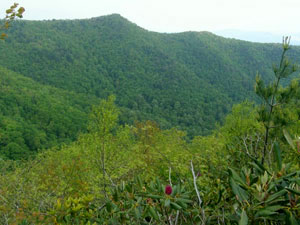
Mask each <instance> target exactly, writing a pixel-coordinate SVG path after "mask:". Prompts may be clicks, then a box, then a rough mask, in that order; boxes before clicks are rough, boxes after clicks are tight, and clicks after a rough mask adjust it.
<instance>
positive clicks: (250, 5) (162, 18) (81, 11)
mask: <svg viewBox="0 0 300 225" xmlns="http://www.w3.org/2000/svg"><path fill="white" fill-rule="evenodd" d="M15 1H16V2H18V3H20V5H21V6H23V7H25V9H26V12H25V14H24V19H28V20H43V19H82V18H91V17H97V16H102V15H107V14H112V13H119V14H121V15H122V16H123V17H125V18H127V19H129V20H130V21H131V22H134V23H136V24H137V25H139V26H141V27H143V28H145V29H147V30H151V31H157V32H182V31H191V30H192V31H204V30H205V31H218V30H226V29H238V30H244V31H263V32H272V33H277V34H280V35H281V34H282V35H283V34H284V35H288V34H292V33H300V25H299V21H300V13H299V11H300V0H206V1H203V0H184V1H183V0H180V1H179V0H19V1H18V0H15ZM15 1H10V0H1V1H0V9H1V12H0V16H1V18H3V17H4V16H5V14H4V11H5V9H7V8H8V7H9V6H10V5H12V4H13V3H14V2H15Z"/></svg>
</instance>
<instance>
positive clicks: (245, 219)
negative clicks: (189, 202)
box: [239, 210, 248, 225]
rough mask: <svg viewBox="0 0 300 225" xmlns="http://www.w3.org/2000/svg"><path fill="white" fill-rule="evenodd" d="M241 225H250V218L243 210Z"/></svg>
mask: <svg viewBox="0 0 300 225" xmlns="http://www.w3.org/2000/svg"><path fill="white" fill-rule="evenodd" d="M239 225H248V216H247V213H246V212H245V210H243V211H242V213H241V218H240V221H239Z"/></svg>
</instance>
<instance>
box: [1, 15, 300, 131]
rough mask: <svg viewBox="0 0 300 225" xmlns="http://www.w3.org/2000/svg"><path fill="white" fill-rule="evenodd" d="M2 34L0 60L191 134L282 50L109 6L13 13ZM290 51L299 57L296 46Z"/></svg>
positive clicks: (218, 114) (126, 115)
mask: <svg viewBox="0 0 300 225" xmlns="http://www.w3.org/2000/svg"><path fill="white" fill-rule="evenodd" d="M8 35H9V38H8V39H7V41H6V42H5V43H4V44H1V45H0V51H1V53H2V54H0V65H2V66H4V67H7V68H9V69H10V70H13V71H16V72H18V73H21V74H23V75H25V76H27V77H30V78H32V79H33V80H35V81H36V82H39V83H40V84H47V85H51V86H53V87H56V88H60V89H64V90H67V91H73V92H76V93H81V94H88V95H93V96H96V97H99V98H103V97H106V96H107V95H109V94H111V93H114V94H116V95H117V103H118V105H120V106H122V107H123V114H122V118H121V120H122V122H133V121H134V120H137V119H138V120H144V119H152V120H156V121H158V122H159V123H160V125H161V126H162V127H163V128H164V127H171V126H176V127H179V128H181V129H184V130H187V131H188V133H189V134H190V135H199V134H208V133H209V132H210V131H211V130H212V129H213V128H214V126H215V123H216V122H218V121H219V122H220V121H222V119H223V118H224V115H225V114H226V113H227V112H228V111H229V110H230V108H231V106H232V104H233V103H235V102H240V101H242V100H244V99H246V98H249V99H253V98H254V94H253V85H254V79H255V74H256V72H257V71H260V72H261V73H262V74H264V78H265V79H266V80H268V79H270V78H271V76H272V71H271V67H272V62H277V61H278V59H279V56H280V52H281V46H280V45H278V44H256V43H249V42H244V41H237V40H231V39H225V38H221V37H218V36H216V35H214V34H212V33H208V32H201V33H196V32H185V33H178V34H161V33H155V32H149V31H147V30H144V29H142V28H140V27H138V26H136V25H135V24H133V23H131V22H129V21H128V20H126V19H124V18H122V17H121V16H120V15H116V14H114V15H110V16H104V17H98V18H93V19H87V20H57V21H56V20H52V21H18V22H17V23H15V24H14V26H13V27H12V29H11V30H10V32H9V34H8ZM290 53H291V56H292V57H293V58H295V59H297V60H298V61H300V48H293V50H292V51H291V52H290Z"/></svg>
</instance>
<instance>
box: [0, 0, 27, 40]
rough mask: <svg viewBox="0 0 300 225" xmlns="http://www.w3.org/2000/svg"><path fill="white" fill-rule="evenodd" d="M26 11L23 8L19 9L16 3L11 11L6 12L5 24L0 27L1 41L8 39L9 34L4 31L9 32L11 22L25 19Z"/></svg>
mask: <svg viewBox="0 0 300 225" xmlns="http://www.w3.org/2000/svg"><path fill="white" fill-rule="evenodd" d="M24 12H25V9H24V8H23V7H19V4H18V3H14V4H13V5H12V6H11V7H10V8H9V9H7V10H6V16H5V19H4V24H3V25H0V31H2V32H1V36H0V39H1V40H4V39H5V38H6V37H7V34H6V33H5V32H4V30H7V29H8V28H9V27H10V26H11V22H12V21H14V20H15V19H16V18H23V13H24Z"/></svg>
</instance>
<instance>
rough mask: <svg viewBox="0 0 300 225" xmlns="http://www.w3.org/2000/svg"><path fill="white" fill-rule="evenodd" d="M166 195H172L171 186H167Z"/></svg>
mask: <svg viewBox="0 0 300 225" xmlns="http://www.w3.org/2000/svg"><path fill="white" fill-rule="evenodd" d="M165 193H166V194H167V195H170V194H172V187H171V186H170V185H167V186H166V188H165Z"/></svg>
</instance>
